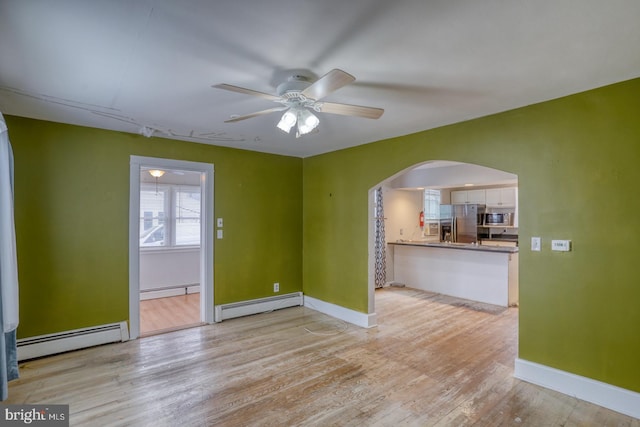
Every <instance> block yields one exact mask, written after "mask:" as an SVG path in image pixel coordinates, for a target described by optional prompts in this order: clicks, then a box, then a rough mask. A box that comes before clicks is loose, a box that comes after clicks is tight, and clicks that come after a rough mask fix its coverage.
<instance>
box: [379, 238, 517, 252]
mask: <svg viewBox="0 0 640 427" xmlns="http://www.w3.org/2000/svg"><path fill="white" fill-rule="evenodd" d="M389 244H390V245H402V246H424V247H427V248H444V249H459V250H467V251H478V252H499V253H507V254H513V253H517V252H518V248H517V247H512V246H483V245H475V244H472V243H446V242H427V241H421V240H405V241H402V240H399V241H397V242H389Z"/></svg>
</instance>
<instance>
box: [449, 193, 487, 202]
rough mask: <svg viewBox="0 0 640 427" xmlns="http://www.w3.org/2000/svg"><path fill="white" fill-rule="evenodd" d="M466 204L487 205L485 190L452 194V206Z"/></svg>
mask: <svg viewBox="0 0 640 427" xmlns="http://www.w3.org/2000/svg"><path fill="white" fill-rule="evenodd" d="M465 203H477V204H481V205H483V204H485V203H487V202H485V191H484V190H460V191H452V192H451V204H452V205H462V204H465Z"/></svg>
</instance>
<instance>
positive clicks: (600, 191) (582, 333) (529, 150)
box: [303, 79, 640, 391]
mask: <svg viewBox="0 0 640 427" xmlns="http://www.w3.org/2000/svg"><path fill="white" fill-rule="evenodd" d="M638 112H640V79H636V80H631V81H627V82H623V83H619V84H615V85H611V86H607V87H603V88H599V89H595V90H591V91H588V92H583V93H580V94H576V95H572V96H568V97H564V98H560V99H556V100H553V101H549V102H544V103H540V104H535V105H531V106H528V107H524V108H520V109H517V110H512V111H507V112H504V113H500V114H496V115H492V116H487V117H483V118H479V119H475V120H470V121H466V122H462V123H457V124H454V125H450V126H445V127H441V128H437V129H433V130H428V131H424V132H420V133H416V134H412V135H407V136H403V137H398V138H393V139H389V140H384V141H379V142H375V143H371V144H367V145H363V146H358V147H354V148H350V149H346V150H342V151H337V152H332V153H328V154H323V155H319V156H314V157H310V158H306V159H304V172H303V175H304V197H303V205H304V208H303V210H304V214H303V215H304V232H303V239H304V242H303V246H304V268H303V270H304V272H303V283H304V292H305V294H308V295H310V296H313V297H317V298H320V299H322V300H325V301H329V302H332V303H335V304H339V305H343V306H346V307H348V308H351V309H353V310H357V311H360V312H367V309H368V272H367V268H368V262H367V260H368V251H370V250H373V249H372V245H370V244H369V243H368V229H367V222H368V221H369V220H370V218H368V216H370V211H369V209H368V206H367V195H368V192H369V190H370V189H371V188H373V187H375V186H377V185H378V184H379V183H380V182H382V181H383V180H385V179H387V178H389V177H390V176H392V175H394V174H396V173H399V172H401V171H403V170H405V169H406V168H408V167H411V166H413V165H416V164H419V163H421V162H424V161H428V160H453V161H460V162H468V163H475V164H479V165H483V166H488V167H492V168H496V169H500V170H504V171H509V172H512V173H515V174H517V175H518V177H519V207H520V217H519V220H520V241H521V252H520V332H519V357H521V358H523V359H526V360H529V361H532V362H537V363H540V364H543V365H547V366H551V367H554V368H557V369H561V370H564V371H567V372H572V373H575V374H577V375H582V376H586V377H589V378H593V379H596V380H600V381H604V382H606V383H609V384H613V385H617V386H619V387H623V388H626V389H629V390H634V391H640V369H639V368H638V360H640V339H639V338H638V337H640V308H639V307H640V306H639V304H638V301H640V279H639V274H638V271H639V270H638V261H637V260H638V241H639V240H640V215H638V212H640V198H639V197H637V194H638V192H639V190H638V188H639V185H640V120H639V119H638ZM532 236H540V237H542V243H543V250H542V251H541V252H531V251H530V250H529V246H530V244H529V242H530V239H531V237H532ZM551 239H569V240H571V241H572V244H573V250H572V251H571V252H569V253H559V252H552V251H551V249H550V245H551ZM370 246H371V247H370Z"/></svg>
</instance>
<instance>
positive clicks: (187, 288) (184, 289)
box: [140, 283, 200, 301]
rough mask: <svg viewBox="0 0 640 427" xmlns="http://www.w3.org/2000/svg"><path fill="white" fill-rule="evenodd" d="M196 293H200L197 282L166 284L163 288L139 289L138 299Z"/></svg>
mask: <svg viewBox="0 0 640 427" xmlns="http://www.w3.org/2000/svg"><path fill="white" fill-rule="evenodd" d="M197 293H200V284H199V283H192V284H189V285H178V286H167V287H164V288H156V289H146V290H144V291H140V301H144V300H148V299H155V298H165V297H175V296H180V295H187V294H197Z"/></svg>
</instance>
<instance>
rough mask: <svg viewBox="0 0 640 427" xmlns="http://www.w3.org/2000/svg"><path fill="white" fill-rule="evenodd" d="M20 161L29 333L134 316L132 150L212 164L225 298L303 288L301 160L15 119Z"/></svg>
mask: <svg viewBox="0 0 640 427" xmlns="http://www.w3.org/2000/svg"><path fill="white" fill-rule="evenodd" d="M6 120H7V125H8V128H9V136H10V139H11V143H12V145H13V149H14V155H15V187H16V188H15V220H16V239H17V246H18V268H19V281H20V326H19V328H18V336H19V338H22V337H28V336H36V335H41V334H47V333H53V332H59V331H65V330H70V329H77V328H82V327H87V326H94V325H100V324H104V323H111V322H117V321H122V320H126V319H128V318H129V302H128V298H129V283H128V281H129V272H128V271H129V270H128V269H129V265H128V241H129V161H130V156H131V155H138V156H148V157H162V158H170V159H179V160H190V161H198V162H206V163H213V164H214V165H215V179H214V184H215V189H214V191H215V194H214V209H215V216H216V217H223V218H224V233H225V235H224V236H225V237H224V239H222V240H218V239H215V240H214V260H215V262H214V299H215V304H224V303H230V302H236V301H243V300H247V299H253V298H261V297H265V296H270V295H273V282H276V281H277V282H280V293H288V292H297V291H301V290H302V160H301V159H299V158H294V157H287V156H277V155H272V154H264V153H257V152H251V151H245V150H237V149H230V148H222V147H215V146H211V145H206V144H197V143H190V142H183V141H172V140H169V139H163V138H150V139H147V138H144V137H142V136H140V135H133V134H126V133H120V132H112V131H106V130H99V129H91V128H86V127H79V126H72V125H64V124H57V123H51V122H44V121H39V120H32V119H27V118H18V117H11V116H9V117H6Z"/></svg>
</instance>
